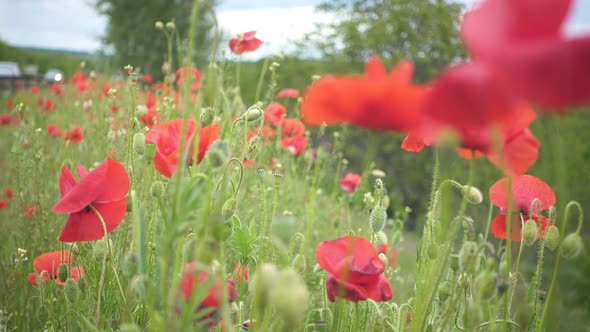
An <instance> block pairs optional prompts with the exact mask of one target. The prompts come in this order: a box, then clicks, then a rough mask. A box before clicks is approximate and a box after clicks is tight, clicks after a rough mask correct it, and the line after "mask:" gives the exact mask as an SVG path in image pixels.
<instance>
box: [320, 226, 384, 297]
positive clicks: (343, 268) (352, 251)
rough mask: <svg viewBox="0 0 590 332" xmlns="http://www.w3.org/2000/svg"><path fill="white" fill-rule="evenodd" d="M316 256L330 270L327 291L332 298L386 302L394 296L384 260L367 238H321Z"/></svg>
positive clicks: (324, 267)
mask: <svg viewBox="0 0 590 332" xmlns="http://www.w3.org/2000/svg"><path fill="white" fill-rule="evenodd" d="M315 257H316V260H317V262H318V264H319V265H320V266H321V267H322V268H323V269H324V270H326V271H327V272H328V277H327V279H326V291H327V293H328V299H330V301H332V302H334V301H335V300H336V297H342V298H345V299H346V300H348V301H353V302H358V301H366V300H368V299H371V300H373V301H377V302H383V301H388V300H390V299H391V298H392V296H393V293H392V291H391V286H390V284H389V280H387V278H385V276H384V275H383V270H384V265H383V262H382V261H381V260H380V259H379V257H378V256H377V251H376V250H375V248H374V247H373V245H372V244H371V242H369V241H368V240H366V239H365V238H362V237H358V236H345V237H342V238H339V239H336V240H333V241H324V242H321V243H320V244H319V245H318V247H317V248H316V252H315Z"/></svg>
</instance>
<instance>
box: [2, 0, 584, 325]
mask: <svg viewBox="0 0 590 332" xmlns="http://www.w3.org/2000/svg"><path fill="white" fill-rule="evenodd" d="M198 4H199V1H195V6H194V8H193V11H192V12H191V20H192V21H191V22H192V24H191V27H192V29H193V30H194V27H195V26H196V23H195V21H196V20H197V14H196V13H197V12H198V7H199V6H198ZM570 5H571V4H570V1H543V4H542V5H541V4H536V3H532V2H526V1H512V0H510V1H509V0H485V1H482V2H481V4H480V5H479V6H478V7H476V8H474V9H472V10H471V11H468V12H466V13H465V15H464V17H463V19H462V22H461V30H460V31H461V37H462V40H463V43H464V47H465V49H466V50H467V53H468V55H469V60H468V61H463V62H460V63H456V64H452V65H449V66H448V67H446V68H445V69H443V70H441V71H440V73H438V74H437V75H436V77H435V78H434V79H433V80H432V81H429V82H425V83H416V79H415V77H414V76H415V74H414V72H415V69H416V68H415V64H414V63H413V62H412V61H408V60H403V61H399V62H397V63H395V64H394V65H393V66H392V68H387V67H388V66H386V65H385V64H384V63H386V62H385V61H383V59H380V58H379V57H376V56H370V57H367V59H366V62H365V68H364V72H363V73H360V74H356V75H353V74H350V75H336V74H334V75H323V76H318V75H314V73H305V75H307V77H309V82H308V85H307V86H306V87H305V88H304V89H301V90H300V89H295V88H293V87H289V86H279V85H278V83H277V77H278V76H279V75H281V60H282V58H281V57H273V58H269V59H268V60H266V61H265V62H264V66H263V68H262V70H261V72H260V73H259V77H258V78H257V80H248V81H246V79H249V78H248V77H245V76H243V77H241V78H240V73H241V69H240V66H241V63H242V56H243V55H244V54H245V53H249V52H256V51H257V50H258V49H259V47H260V46H261V45H262V44H263V43H264V41H263V40H260V39H258V38H257V36H256V32H255V31H249V32H245V33H243V34H241V35H239V36H233V37H232V38H231V39H229V40H226V41H225V43H222V44H220V47H224V48H226V49H227V53H228V55H227V56H226V57H221V58H219V59H217V58H216V57H215V56H213V59H211V61H210V62H209V64H208V66H205V67H201V68H197V67H196V66H194V65H192V64H191V63H190V61H187V60H183V59H193V55H194V54H193V53H194V52H198V51H199V47H198V45H193V44H191V43H189V45H188V47H187V48H186V50H185V52H186V54H182V52H179V53H181V54H180V55H179V57H178V60H177V61H171V62H169V63H166V65H165V66H164V68H163V70H164V78H163V80H161V81H160V80H156V79H155V78H154V76H152V73H149V72H142V70H141V66H142V64H133V63H132V64H129V65H128V66H125V67H124V68H121V69H120V70H119V71H120V73H122V75H119V76H117V75H107V74H103V73H101V72H97V71H95V70H94V69H93V68H89V67H87V66H86V65H85V64H81V66H80V68H79V70H78V71H76V72H75V74H73V75H72V76H71V77H69V78H68V80H67V81H66V82H63V83H52V84H40V85H34V86H32V87H27V88H25V89H19V90H17V91H14V92H12V93H11V94H9V95H7V96H6V97H0V100H1V101H2V105H1V106H0V152H1V153H2V155H1V157H0V171H1V174H2V175H3V176H2V177H1V179H0V189H2V191H1V192H0V227H1V229H2V230H3V232H4V235H3V244H2V246H1V247H0V263H1V264H2V268H1V271H0V291H1V292H2V294H3V295H4V296H3V297H2V299H1V300H0V331H185V330H188V331H554V330H560V329H565V328H569V329H572V330H580V331H583V329H584V326H585V324H588V323H590V321H589V320H588V317H586V318H581V319H578V318H575V319H574V318H570V317H574V316H567V315H568V314H570V313H571V312H573V311H575V310H573V309H572V310H570V308H568V307H567V305H565V304H564V303H565V302H564V301H565V300H564V298H565V296H564V294H565V293H566V292H565V291H563V290H562V287H563V285H564V280H560V276H561V275H562V274H563V271H578V273H579V274H583V273H584V272H580V271H583V270H582V266H583V264H585V262H586V261H587V249H585V248H584V239H583V238H585V237H587V233H586V235H585V234H584V226H583V222H584V215H583V213H584V211H583V206H584V203H580V202H579V201H578V200H576V199H575V198H574V199H571V200H570V199H567V200H566V199H564V198H562V197H560V196H559V195H558V194H557V193H559V192H561V191H560V190H563V188H564V187H567V186H568V184H569V183H568V180H567V179H568V175H567V174H568V172H570V170H568V165H567V164H566V163H565V157H563V156H564V155H565V153H563V152H560V151H562V150H565V149H566V148H567V146H568V144H573V142H568V141H567V140H566V139H567V138H570V137H571V136H572V135H574V136H575V135H576V133H573V134H572V133H563V135H562V133H560V132H559V131H557V130H555V131H553V132H551V131H550V129H547V130H546V132H544V133H543V135H539V134H536V133H535V130H533V129H536V128H538V127H534V126H535V122H536V121H539V118H542V119H543V120H544V122H543V123H544V124H546V123H556V124H559V123H562V122H563V121H564V120H563V119H567V118H568V117H569V116H571V115H572V114H579V113H584V112H585V114H586V115H587V113H588V111H587V110H583V109H582V108H583V107H585V106H588V104H590V63H589V60H588V58H589V56H590V36H581V37H575V38H567V37H564V36H563V35H562V34H561V29H562V25H563V21H564V19H565V17H566V15H567V14H568V11H569V9H570ZM482 22H484V23H485V24H484V23H482ZM174 31H175V25H174V23H173V22H168V23H166V24H164V23H163V22H159V21H158V22H156V23H155V29H154V35H155V36H158V38H171V39H170V40H172V39H173V35H174ZM191 33H194V31H189V41H192V40H194V39H195V38H190V37H191V36H192V37H194V34H193V35H191ZM168 44H169V45H170V47H172V42H169V43H168ZM169 54H170V55H171V54H172V50H171V49H170V53H169ZM168 59H173V57H172V56H169V57H168ZM245 85H246V86H252V87H255V89H254V90H255V91H256V93H255V98H254V100H247V99H248V98H246V97H244V95H243V94H242V93H241V91H240V87H241V86H242V87H243V86H245ZM249 103H250V104H249ZM586 124H588V123H586ZM548 128H560V127H558V126H557V125H556V127H548ZM588 128H589V127H586V128H585V129H586V130H587V129H588ZM352 130H363V131H364V132H369V133H370V134H369V135H374V134H375V135H377V134H383V133H386V134H391V135H396V136H399V137H400V138H402V137H403V142H402V143H401V145H400V147H399V149H398V151H396V152H395V153H399V154H407V155H408V156H410V158H411V157H412V156H414V155H416V156H418V154H430V155H432V165H427V168H426V169H427V170H426V171H424V172H423V174H421V175H420V176H421V177H423V178H428V179H431V186H430V189H429V190H430V191H429V192H428V193H426V194H423V195H422V196H423V197H421V198H420V199H421V200H422V201H423V202H424V204H423V205H422V206H423V207H425V208H422V207H420V208H414V207H413V206H407V205H406V203H405V202H403V201H401V202H400V201H399V199H397V198H396V197H394V195H393V194H392V192H393V191H394V189H395V188H393V187H392V186H391V185H390V184H391V183H392V181H390V180H392V179H391V178H392V177H393V183H395V177H400V178H403V177H404V176H405V175H404V171H408V172H409V171H413V172H421V171H422V169H421V166H419V165H416V169H414V170H403V169H402V170H400V171H399V172H397V173H396V174H389V173H386V172H384V171H383V170H382V169H381V167H380V164H379V163H377V162H375V160H376V156H378V155H380V153H383V152H382V151H380V149H381V147H380V146H378V145H377V144H374V142H373V141H367V142H361V141H358V142H355V144H354V145H355V146H351V142H350V140H346V139H345V138H346V137H345V136H346V135H347V133H349V132H350V131H352ZM547 133H549V134H547ZM370 137H372V136H370ZM548 137H549V139H548V140H547V141H545V140H544V139H547V138H548ZM586 144H587V142H586ZM545 146H547V147H550V148H544V147H545ZM359 147H360V149H361V150H363V153H365V154H364V155H363V156H364V157H363V158H362V159H363V160H362V162H356V163H351V162H349V160H347V159H346V156H347V154H348V152H349V151H350V150H351V149H353V148H359ZM365 150H366V151H365ZM549 153H552V154H553V155H551V156H547V157H544V155H543V154H549ZM562 157H563V158H562ZM543 158H545V159H543ZM585 158H586V159H584V160H586V161H587V160H588V159H587V158H588V157H587V156H586V157H585ZM543 160H544V161H543ZM547 160H549V163H548V162H547ZM538 161H543V163H544V165H550V166H549V168H550V167H554V169H555V170H556V171H555V172H554V173H551V174H557V176H555V177H549V178H546V177H543V176H541V175H540V174H543V175H546V174H550V173H547V172H539V173H538V174H537V173H535V172H532V171H531V170H537V169H540V168H535V167H536V166H535V165H536V164H537V163H538ZM482 165H484V167H488V168H491V169H493V172H490V171H485V172H483V171H481V166H482ZM555 165H557V166H555ZM537 166H539V165H537ZM486 169H487V168H486ZM586 169H587V164H586ZM571 172H573V170H571ZM490 174H494V175H493V176H490ZM582 174H584V172H582ZM579 182H580V183H581V184H582V185H583V184H584V183H586V184H587V183H588V180H587V177H585V178H580V179H579ZM476 184H477V185H476ZM558 189H559V190H558ZM586 195H587V191H586ZM581 199H582V198H581ZM583 199H585V198H583ZM582 202H584V201H582ZM558 206H559V207H560V208H559V209H558V208H557V207H558ZM410 219H412V220H418V221H420V222H419V224H418V225H419V228H418V229H417V230H414V231H410V230H409V227H408V220H410ZM581 262H583V263H581ZM568 273H569V272H568ZM583 279H584V278H583ZM565 283H567V281H566V282H565ZM573 284H574V283H572V285H573ZM571 287H573V289H570V291H572V292H574V293H575V292H579V291H578V290H577V289H575V286H571ZM580 292H582V291H580ZM566 312H569V313H566ZM583 312H585V314H590V312H588V311H587V309H586V311H583ZM582 316H584V315H583V314H582Z"/></svg>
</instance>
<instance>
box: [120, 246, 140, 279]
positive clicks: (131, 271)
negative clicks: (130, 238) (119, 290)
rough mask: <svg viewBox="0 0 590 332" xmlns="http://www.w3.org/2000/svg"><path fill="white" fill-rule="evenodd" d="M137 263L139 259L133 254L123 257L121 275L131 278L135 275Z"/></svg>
mask: <svg viewBox="0 0 590 332" xmlns="http://www.w3.org/2000/svg"><path fill="white" fill-rule="evenodd" d="M138 263H139V257H137V254H136V253H134V252H129V253H127V255H125V258H124V261H123V275H124V276H125V277H127V278H131V277H132V276H134V275H135V274H136V273H137V265H138Z"/></svg>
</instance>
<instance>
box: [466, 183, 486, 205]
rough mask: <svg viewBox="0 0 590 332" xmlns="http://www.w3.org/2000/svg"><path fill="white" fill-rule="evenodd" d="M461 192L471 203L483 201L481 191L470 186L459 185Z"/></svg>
mask: <svg viewBox="0 0 590 332" xmlns="http://www.w3.org/2000/svg"><path fill="white" fill-rule="evenodd" d="M461 194H463V197H465V199H466V200H467V201H468V202H469V203H471V204H479V203H481V202H482V201H483V195H482V193H481V191H480V190H479V189H477V188H475V187H472V186H463V187H461Z"/></svg>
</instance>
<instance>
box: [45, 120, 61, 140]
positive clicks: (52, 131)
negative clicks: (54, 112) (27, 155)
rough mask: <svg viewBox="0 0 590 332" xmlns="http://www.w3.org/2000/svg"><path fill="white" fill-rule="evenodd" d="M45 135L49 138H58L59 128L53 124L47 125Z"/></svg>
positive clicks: (59, 134)
mask: <svg viewBox="0 0 590 332" xmlns="http://www.w3.org/2000/svg"><path fill="white" fill-rule="evenodd" d="M47 134H48V135H49V137H60V136H61V128H59V127H58V126H57V125H55V124H54V123H50V124H48V125H47Z"/></svg>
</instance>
